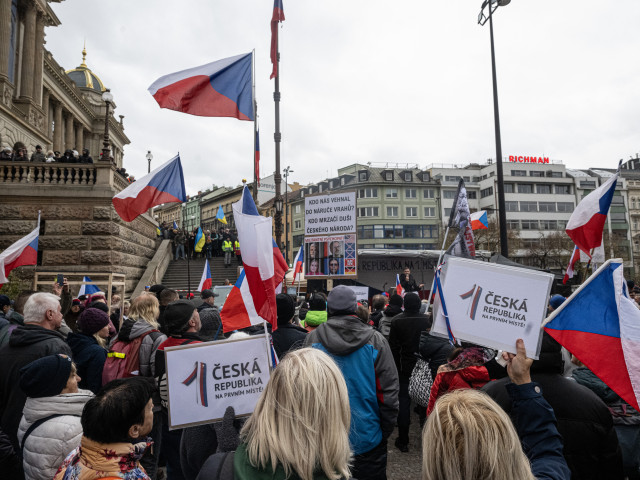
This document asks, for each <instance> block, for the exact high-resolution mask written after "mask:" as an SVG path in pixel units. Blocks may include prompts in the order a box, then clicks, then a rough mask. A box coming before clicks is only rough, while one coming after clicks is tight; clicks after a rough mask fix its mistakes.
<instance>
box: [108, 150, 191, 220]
mask: <svg viewBox="0 0 640 480" xmlns="http://www.w3.org/2000/svg"><path fill="white" fill-rule="evenodd" d="M112 201H113V206H114V208H115V209H116V212H117V213H118V215H120V218H122V219H123V220H124V221H125V222H131V221H133V220H134V219H135V218H136V217H137V216H138V215H140V214H142V213H144V212H146V211H147V210H149V209H150V208H151V207H155V206H156V205H161V204H163V203H176V202H178V203H182V202H186V201H187V194H186V192H185V188H184V175H183V174H182V164H181V163H180V155H177V156H176V157H175V158H173V159H171V160H169V161H168V162H167V163H165V164H163V165H161V166H159V167H158V168H156V169H155V170H153V171H152V172H151V173H149V174H147V175H145V176H144V177H142V178H141V179H140V180H137V181H135V182H133V183H132V184H131V185H129V186H128V187H127V188H125V189H124V190H122V191H121V192H120V193H118V194H117V195H116V196H115V197H113V199H112Z"/></svg>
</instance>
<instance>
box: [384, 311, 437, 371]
mask: <svg viewBox="0 0 640 480" xmlns="http://www.w3.org/2000/svg"><path fill="white" fill-rule="evenodd" d="M430 326H431V321H430V319H429V317H428V316H427V315H425V314H423V313H420V312H407V311H405V312H403V313H401V314H399V315H396V316H395V317H393V320H392V321H391V329H390V330H389V346H390V347H391V353H392V354H393V360H394V361H395V363H396V368H397V369H398V376H399V377H400V380H401V381H403V380H404V381H407V382H408V381H409V378H410V377H411V372H413V367H415V366H416V360H417V358H416V355H415V354H416V353H418V350H419V348H418V347H419V344H420V333H421V332H423V331H424V330H426V329H427V328H429V327H430Z"/></svg>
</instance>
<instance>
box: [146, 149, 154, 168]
mask: <svg viewBox="0 0 640 480" xmlns="http://www.w3.org/2000/svg"><path fill="white" fill-rule="evenodd" d="M151 160H153V154H152V153H151V150H147V162H149V168H148V169H147V173H151Z"/></svg>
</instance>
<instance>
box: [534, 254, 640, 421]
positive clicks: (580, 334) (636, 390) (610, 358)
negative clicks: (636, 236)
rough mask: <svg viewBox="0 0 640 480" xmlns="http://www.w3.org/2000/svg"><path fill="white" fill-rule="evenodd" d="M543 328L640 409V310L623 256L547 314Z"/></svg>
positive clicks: (594, 275)
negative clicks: (625, 274)
mask: <svg viewBox="0 0 640 480" xmlns="http://www.w3.org/2000/svg"><path fill="white" fill-rule="evenodd" d="M544 329H545V331H546V332H547V333H549V335H551V336H552V337H553V338H555V339H556V340H557V341H558V342H559V343H560V344H561V345H562V346H564V347H565V348H566V349H567V350H569V351H570V352H571V353H572V354H574V355H575V356H576V357H577V358H578V359H579V360H580V361H581V362H582V363H584V365H585V366H586V367H587V368H588V369H589V370H591V371H592V372H593V373H594V374H596V375H597V376H598V377H599V378H600V379H601V380H602V381H603V382H604V383H606V384H607V385H608V386H609V387H610V388H611V389H612V390H613V391H614V392H616V393H617V394H618V395H620V397H622V399H623V400H624V401H626V402H627V403H629V404H630V405H631V406H632V407H633V408H635V409H636V410H640V407H639V405H638V399H639V398H640V310H639V309H638V308H637V306H636V305H635V303H634V302H633V301H632V300H631V299H630V298H629V296H628V292H627V285H626V282H625V280H624V277H623V266H622V260H621V259H615V260H607V261H606V262H605V263H604V264H603V265H602V266H601V267H600V268H599V269H598V270H596V272H595V273H594V274H593V275H591V276H590V277H589V278H588V279H587V280H586V281H585V282H584V283H583V284H582V285H581V286H580V288H578V289H577V290H576V291H575V292H574V293H573V295H571V296H570V297H569V298H568V299H567V300H566V301H565V302H564V303H563V304H562V305H561V306H560V307H558V309H557V310H554V311H553V312H552V313H551V315H549V317H548V318H547V320H546V321H545V324H544Z"/></svg>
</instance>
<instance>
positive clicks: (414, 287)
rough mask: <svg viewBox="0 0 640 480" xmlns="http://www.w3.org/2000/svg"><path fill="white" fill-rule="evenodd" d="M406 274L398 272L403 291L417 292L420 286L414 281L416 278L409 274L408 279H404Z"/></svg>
mask: <svg viewBox="0 0 640 480" xmlns="http://www.w3.org/2000/svg"><path fill="white" fill-rule="evenodd" d="M406 278H407V277H406V276H405V274H404V273H401V274H400V285H401V286H402V288H404V291H405V292H407V293H408V292H418V291H420V288H419V287H418V284H417V283H416V279H415V278H413V275H411V274H409V280H406Z"/></svg>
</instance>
